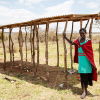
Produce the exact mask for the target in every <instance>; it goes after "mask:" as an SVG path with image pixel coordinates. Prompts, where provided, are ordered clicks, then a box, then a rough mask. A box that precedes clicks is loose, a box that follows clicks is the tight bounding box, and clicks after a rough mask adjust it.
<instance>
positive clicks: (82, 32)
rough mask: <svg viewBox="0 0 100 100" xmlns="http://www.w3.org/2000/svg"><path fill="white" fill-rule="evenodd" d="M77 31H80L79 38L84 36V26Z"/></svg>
mask: <svg viewBox="0 0 100 100" xmlns="http://www.w3.org/2000/svg"><path fill="white" fill-rule="evenodd" d="M79 33H80V36H81V38H85V36H86V29H85V28H81V29H80V30H79Z"/></svg>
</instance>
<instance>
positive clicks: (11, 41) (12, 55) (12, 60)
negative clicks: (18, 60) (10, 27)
mask: <svg viewBox="0 0 100 100" xmlns="http://www.w3.org/2000/svg"><path fill="white" fill-rule="evenodd" d="M11 42H12V61H13V62H12V70H11V71H13V67H14V51H13V45H14V43H13V41H12V38H11Z"/></svg>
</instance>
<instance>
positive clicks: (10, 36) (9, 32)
mask: <svg viewBox="0 0 100 100" xmlns="http://www.w3.org/2000/svg"><path fill="white" fill-rule="evenodd" d="M11 31H12V29H11V28H10V29H9V52H10V66H11V70H12V50H11Z"/></svg>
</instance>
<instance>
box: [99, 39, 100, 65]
mask: <svg viewBox="0 0 100 100" xmlns="http://www.w3.org/2000/svg"><path fill="white" fill-rule="evenodd" d="M99 65H100V41H99Z"/></svg>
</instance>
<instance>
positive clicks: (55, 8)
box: [0, 0, 100, 31]
mask: <svg viewBox="0 0 100 100" xmlns="http://www.w3.org/2000/svg"><path fill="white" fill-rule="evenodd" d="M99 11H100V0H0V25H7V24H13V23H20V22H26V21H30V20H34V19H37V18H44V17H52V16H58V15H68V14H96V13H98V12H99ZM85 23H86V22H84V23H83V25H85ZM63 24H64V23H61V24H60V25H59V27H60V28H59V29H60V30H63V28H64V25H63ZM54 26H55V27H56V24H54V25H53V24H51V27H54ZM79 28H80V26H79V23H75V24H74V31H78V30H79ZM67 30H68V31H71V22H69V23H68V28H67ZM13 31H17V29H15V30H13ZM92 31H97V29H95V28H94V29H93V30H92Z"/></svg>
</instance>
